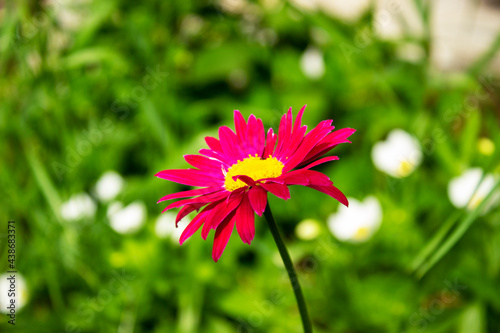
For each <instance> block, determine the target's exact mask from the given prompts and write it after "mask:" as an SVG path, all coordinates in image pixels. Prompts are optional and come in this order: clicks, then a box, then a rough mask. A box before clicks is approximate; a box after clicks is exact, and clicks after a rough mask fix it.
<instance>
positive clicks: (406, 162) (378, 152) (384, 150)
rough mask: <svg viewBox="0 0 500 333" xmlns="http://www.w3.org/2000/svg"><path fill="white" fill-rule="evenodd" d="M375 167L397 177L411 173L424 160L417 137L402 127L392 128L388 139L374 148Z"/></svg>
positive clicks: (373, 159)
mask: <svg viewBox="0 0 500 333" xmlns="http://www.w3.org/2000/svg"><path fill="white" fill-rule="evenodd" d="M372 161H373V164H374V165H375V167H376V168H377V169H378V170H380V171H383V172H385V173H387V174H388V175H390V176H392V177H396V178H403V177H406V176H408V175H409V174H411V173H412V172H413V171H414V170H415V168H417V167H418V166H419V165H420V163H421V162H422V149H421V147H420V144H419V142H418V140H417V139H416V138H414V137H413V136H412V135H410V134H408V133H407V132H405V131H403V130H401V129H394V130H392V131H391V132H390V133H389V135H388V136H387V140H385V141H380V142H377V143H376V144H375V145H374V146H373V149H372Z"/></svg>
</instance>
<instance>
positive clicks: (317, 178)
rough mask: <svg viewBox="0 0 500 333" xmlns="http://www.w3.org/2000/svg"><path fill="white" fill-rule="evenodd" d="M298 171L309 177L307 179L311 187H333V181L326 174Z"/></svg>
mask: <svg viewBox="0 0 500 333" xmlns="http://www.w3.org/2000/svg"><path fill="white" fill-rule="evenodd" d="M297 171H300V172H301V173H302V174H303V175H304V176H306V177H307V179H309V184H310V185H320V186H330V185H332V181H331V180H330V178H329V177H328V176H327V175H325V174H324V173H321V172H319V171H315V170H302V169H301V170H297Z"/></svg>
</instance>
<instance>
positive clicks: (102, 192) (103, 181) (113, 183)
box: [95, 171, 124, 201]
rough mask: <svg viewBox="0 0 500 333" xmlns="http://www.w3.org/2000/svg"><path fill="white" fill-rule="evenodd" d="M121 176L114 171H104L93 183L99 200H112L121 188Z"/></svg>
mask: <svg viewBox="0 0 500 333" xmlns="http://www.w3.org/2000/svg"><path fill="white" fill-rule="evenodd" d="M123 183H124V182H123V178H122V176H120V174H118V173H117V172H115V171H107V172H105V173H104V174H103V175H102V176H101V178H99V180H98V181H97V183H96V185H95V193H96V196H97V197H98V198H99V200H101V201H109V200H113V199H114V198H115V197H116V196H117V195H118V193H120V191H121V190H122V188H123Z"/></svg>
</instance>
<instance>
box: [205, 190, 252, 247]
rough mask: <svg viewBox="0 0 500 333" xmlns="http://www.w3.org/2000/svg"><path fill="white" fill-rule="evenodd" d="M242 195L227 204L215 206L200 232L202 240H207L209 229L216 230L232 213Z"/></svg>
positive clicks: (222, 203)
mask: <svg viewBox="0 0 500 333" xmlns="http://www.w3.org/2000/svg"><path fill="white" fill-rule="evenodd" d="M242 197H243V196H242V195H240V196H238V197H235V198H234V199H232V200H230V201H229V202H227V203H226V202H221V203H219V204H218V205H217V207H216V208H215V209H214V210H213V211H212V213H211V214H210V216H208V217H207V222H206V223H205V225H204V226H203V229H202V230H201V237H202V238H203V239H205V240H206V239H207V237H208V233H209V232H210V230H211V229H216V228H217V227H218V226H219V224H220V223H221V222H222V221H223V220H224V219H225V218H226V216H228V215H229V214H230V213H232V212H233V211H234V210H235V209H236V208H237V207H238V206H239V204H240V202H241V199H242Z"/></svg>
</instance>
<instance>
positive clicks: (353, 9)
mask: <svg viewBox="0 0 500 333" xmlns="http://www.w3.org/2000/svg"><path fill="white" fill-rule="evenodd" d="M291 3H292V4H293V5H295V6H296V7H297V8H299V9H302V10H306V11H321V12H323V13H325V14H327V15H330V16H332V17H337V18H339V19H341V20H343V21H348V22H355V21H357V20H359V19H360V17H361V16H362V15H363V14H364V13H365V12H366V11H367V10H368V9H369V8H370V0H351V1H342V0H292V1H291Z"/></svg>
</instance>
